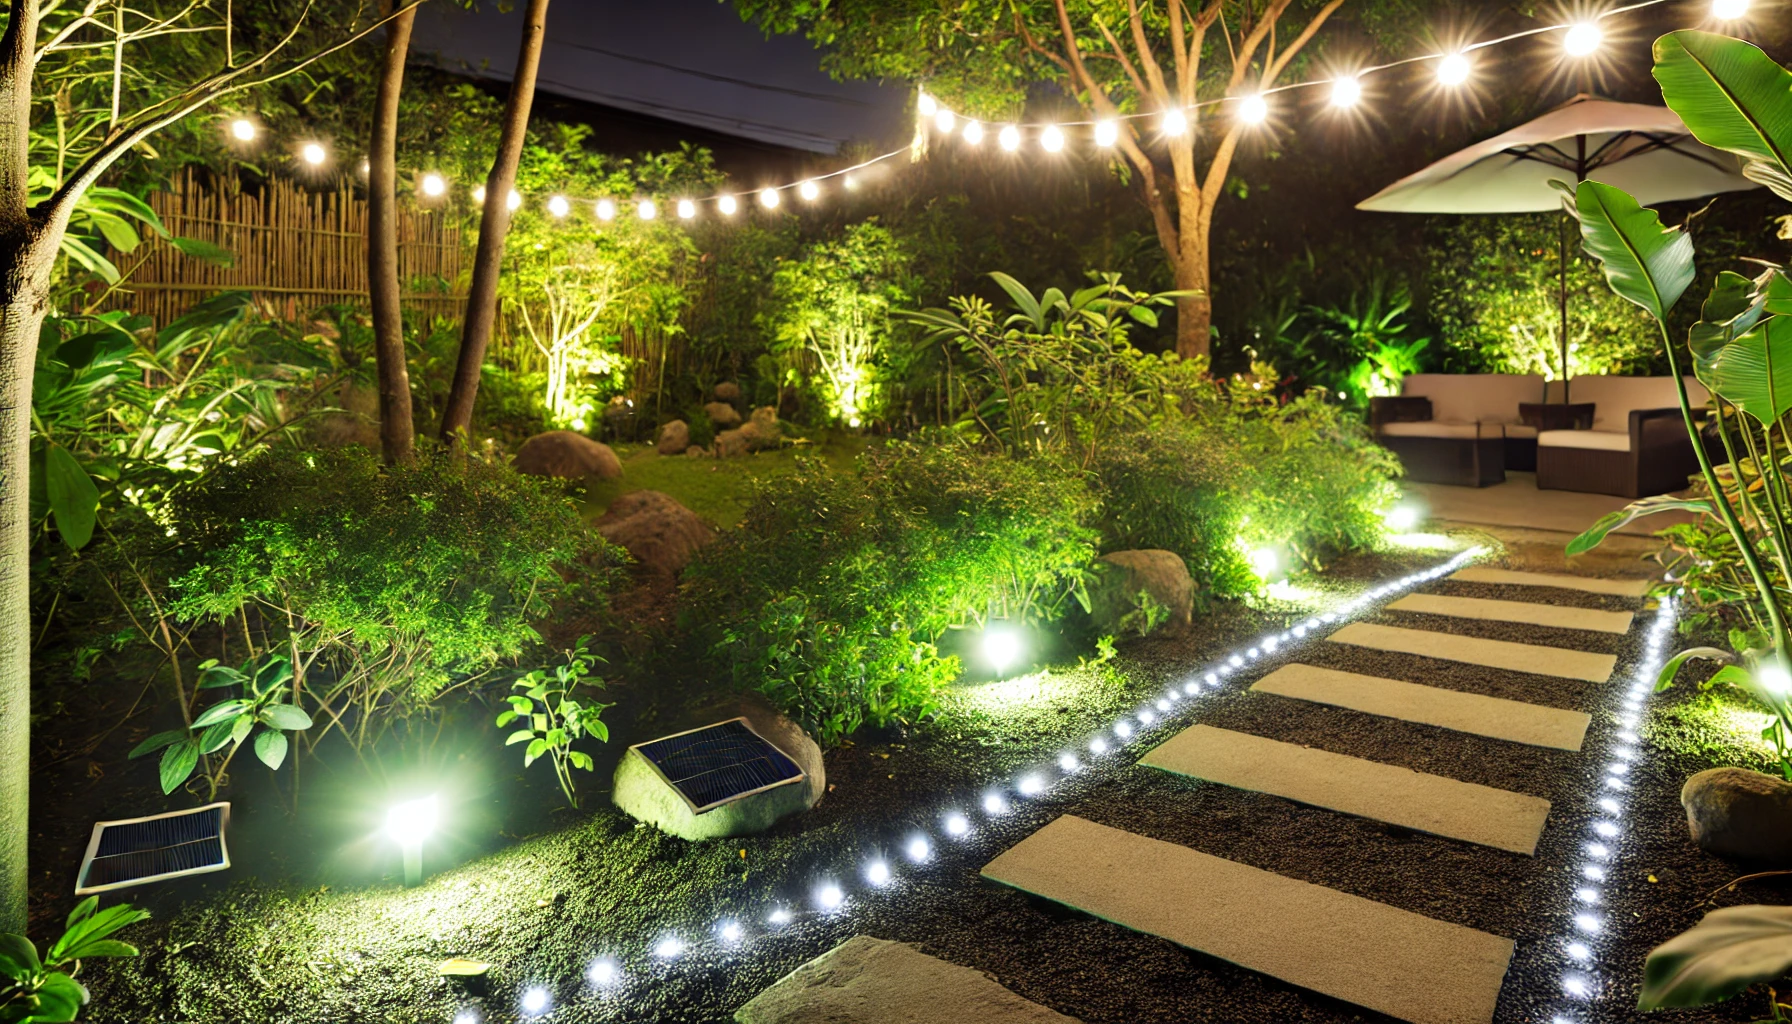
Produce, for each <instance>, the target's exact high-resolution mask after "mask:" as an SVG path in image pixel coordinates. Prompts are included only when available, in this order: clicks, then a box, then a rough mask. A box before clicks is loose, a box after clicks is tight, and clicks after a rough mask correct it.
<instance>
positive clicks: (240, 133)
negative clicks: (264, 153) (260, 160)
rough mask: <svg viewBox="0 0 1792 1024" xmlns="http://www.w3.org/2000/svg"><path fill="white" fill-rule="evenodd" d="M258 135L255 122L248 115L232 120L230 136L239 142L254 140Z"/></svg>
mask: <svg viewBox="0 0 1792 1024" xmlns="http://www.w3.org/2000/svg"><path fill="white" fill-rule="evenodd" d="M255 135H256V128H255V122H254V121H251V120H249V119H248V118H246V117H239V118H237V119H236V120H234V121H232V122H230V137H231V138H233V139H235V140H236V141H238V142H254V141H255Z"/></svg>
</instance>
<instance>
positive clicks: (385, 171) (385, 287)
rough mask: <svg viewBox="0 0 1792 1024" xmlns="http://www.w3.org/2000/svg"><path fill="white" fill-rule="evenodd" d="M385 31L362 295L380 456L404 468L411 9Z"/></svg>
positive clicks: (411, 434)
mask: <svg viewBox="0 0 1792 1024" xmlns="http://www.w3.org/2000/svg"><path fill="white" fill-rule="evenodd" d="M391 8H392V0H386V13H387V15H388V16H389V17H390V18H391V20H390V22H389V23H388V24H387V26H386V58H385V62H384V63H383V64H382V65H381V67H380V84H379V92H378V95H377V96H376V98H375V100H374V107H373V139H372V143H371V145H370V146H369V147H368V153H367V290H368V293H369V298H370V299H371V300H372V304H373V361H374V368H375V370H376V372H377V374H378V376H379V390H380V450H381V452H383V453H384V455H385V457H386V462H387V463H388V464H392V463H397V462H407V461H409V460H410V458H411V450H412V447H413V445H414V442H415V440H416V430H415V428H414V427H413V426H412V425H411V375H410V371H409V369H408V368H407V367H406V365H405V358H404V312H403V310H402V308H401V307H400V305H399V282H398V98H399V95H400V93H402V92H403V91H404V62H405V58H406V57H407V56H408V55H409V54H410V50H411V26H412V24H413V23H415V21H416V20H417V12H416V11H415V10H414V9H406V10H405V11H403V12H402V13H397V14H394V13H393V12H392V10H391Z"/></svg>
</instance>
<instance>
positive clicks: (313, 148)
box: [299, 142, 330, 167]
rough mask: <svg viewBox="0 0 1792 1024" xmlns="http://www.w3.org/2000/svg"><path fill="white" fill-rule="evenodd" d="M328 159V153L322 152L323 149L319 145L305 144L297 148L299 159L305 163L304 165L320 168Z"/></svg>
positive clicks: (313, 143)
mask: <svg viewBox="0 0 1792 1024" xmlns="http://www.w3.org/2000/svg"><path fill="white" fill-rule="evenodd" d="M329 158H330V154H329V153H328V152H326V151H325V150H324V147H323V146H321V145H319V144H318V143H315V142H307V143H305V144H304V145H303V146H301V147H299V159H300V160H303V161H305V162H306V163H308V164H310V165H311V166H313V167H322V166H323V163H324V161H325V160H328V159H329Z"/></svg>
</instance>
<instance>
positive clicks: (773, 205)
mask: <svg viewBox="0 0 1792 1024" xmlns="http://www.w3.org/2000/svg"><path fill="white" fill-rule="evenodd" d="M759 205H760V206H763V207H765V208H766V209H768V210H776V209H777V208H778V190H777V189H775V188H762V189H760V190H759Z"/></svg>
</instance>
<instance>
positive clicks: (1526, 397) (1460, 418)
mask: <svg viewBox="0 0 1792 1024" xmlns="http://www.w3.org/2000/svg"><path fill="white" fill-rule="evenodd" d="M1400 393H1401V394H1402V395H1408V396H1413V397H1422V398H1429V399H1431V418H1432V419H1436V420H1453V421H1455V422H1457V423H1475V422H1481V423H1517V422H1518V403H1520V402H1535V401H1537V400H1538V399H1539V398H1541V397H1542V396H1543V378H1542V376H1540V375H1538V374H1534V373H1415V374H1412V375H1411V376H1409V377H1407V378H1406V380H1405V381H1404V382H1402V384H1401V386H1400Z"/></svg>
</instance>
